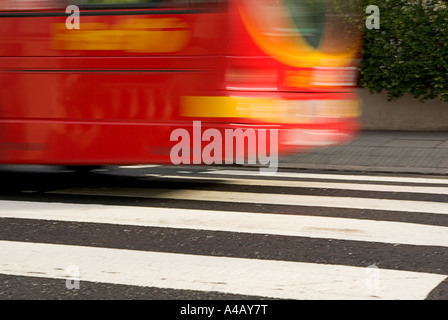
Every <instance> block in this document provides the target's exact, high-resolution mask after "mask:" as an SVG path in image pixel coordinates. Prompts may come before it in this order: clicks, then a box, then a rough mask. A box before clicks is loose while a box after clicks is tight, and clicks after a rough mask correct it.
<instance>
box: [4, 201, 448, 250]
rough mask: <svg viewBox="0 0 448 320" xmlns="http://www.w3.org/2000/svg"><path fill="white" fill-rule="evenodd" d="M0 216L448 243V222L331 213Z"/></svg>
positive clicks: (14, 209)
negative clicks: (423, 222) (425, 222)
mask: <svg viewBox="0 0 448 320" xmlns="http://www.w3.org/2000/svg"><path fill="white" fill-rule="evenodd" d="M0 207H1V210H0V217H4V218H22V219H42V220H56V221H71V222H89V223H105V224H117V225H134V226H146V227H164V228H181V229H193V230H212V231H226V232H243V233H255V234H271V235H282V236H300V237H310V238H323V239H339V240H352V241H369V242H381V243H394V244H395V243H399V244H409V245H425V246H444V247H448V228H447V227H438V226H428V225H420V224H412V223H401V222H386V221H371V220H360V219H345V218H332V217H312V216H300V215H285V214H263V213H245V212H229V211H211V210H187V209H169V208H149V207H124V206H123V207H122V206H103V205H82V204H61V203H33V202H15V201H0Z"/></svg>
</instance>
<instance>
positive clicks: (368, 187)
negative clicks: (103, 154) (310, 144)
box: [147, 174, 448, 195]
mask: <svg viewBox="0 0 448 320" xmlns="http://www.w3.org/2000/svg"><path fill="white" fill-rule="evenodd" d="M147 176H149V177H162V178H171V179H179V180H184V181H195V180H197V181H207V182H216V183H219V184H226V185H239V186H266V187H293V188H316V189H337V190H356V191H382V192H399V193H426V194H445V195H448V187H421V186H394V185H384V184H361V183H343V182H341V183H331V182H313V181H291V180H262V179H231V178H221V177H219V178H215V177H197V176H192V177H186V176H173V175H160V174H147Z"/></svg>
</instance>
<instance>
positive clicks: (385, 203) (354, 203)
mask: <svg viewBox="0 0 448 320" xmlns="http://www.w3.org/2000/svg"><path fill="white" fill-rule="evenodd" d="M49 193H56V194H77V195H99V196H121V197H140V198H160V199H178V200H196V201H224V202H237V203H257V204H278V205H294V206H309V207H330V208H348V209H370V210H388V211H404V212H421V213H434V214H448V205H447V204H446V203H443V202H431V201H411V200H390V199H372V198H355V197H328V196H327V197H326V196H303V195H291V194H270V193H246V192H227V191H203V190H189V189H177V190H171V189H145V188H138V189H137V188H115V187H110V188H90V187H84V188H69V189H62V190H56V191H51V192H49Z"/></svg>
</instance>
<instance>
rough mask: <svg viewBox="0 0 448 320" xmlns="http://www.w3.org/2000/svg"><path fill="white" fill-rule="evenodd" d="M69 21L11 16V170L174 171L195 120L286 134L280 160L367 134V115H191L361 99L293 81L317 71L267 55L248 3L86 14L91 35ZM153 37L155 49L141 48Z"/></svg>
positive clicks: (1, 55) (3, 91)
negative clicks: (179, 144)
mask: <svg viewBox="0 0 448 320" xmlns="http://www.w3.org/2000/svg"><path fill="white" fill-rule="evenodd" d="M68 16H69V14H66V13H65V8H61V9H51V10H50V9H49V10H36V11H32V10H29V11H14V12H13V11H3V12H0V44H1V46H0V163H13V164H63V165H82V164H96V165H99V164H123V165H124V164H143V163H152V164H158V163H160V164H169V163H171V160H170V150H171V149H172V147H173V146H174V145H175V144H176V141H171V140H170V135H171V133H172V132H173V130H175V129H177V128H185V129H187V130H188V131H189V132H192V126H193V121H201V122H202V130H203V131H204V130H206V129H208V128H215V129H218V130H220V131H221V132H223V135H224V130H225V129H229V128H243V129H247V128H258V129H260V128H270V129H272V128H276V129H278V130H279V152H280V154H283V153H286V152H300V151H303V150H305V148H309V147H316V146H320V145H323V144H338V143H342V142H344V141H346V140H349V139H350V138H352V137H353V135H354V134H355V133H356V131H357V130H358V128H359V122H358V117H357V116H356V115H355V116H354V115H350V116H347V117H345V116H344V115H341V116H334V115H332V116H331V117H321V118H314V119H313V120H312V121H309V122H307V121H300V122H294V121H282V119H281V118H279V117H276V118H275V119H276V120H272V119H267V118H263V117H261V118H257V117H256V116H254V117H243V118H240V117H238V116H232V115H231V116H216V117H215V116H209V115H205V116H200V115H199V116H198V115H196V116H192V115H191V114H188V112H187V113H186V114H185V113H182V110H181V109H182V106H181V103H182V98H183V97H251V98H254V99H268V100H269V101H280V102H281V101H285V100H290V101H312V102H313V103H316V101H337V100H350V101H357V100H358V96H357V94H356V92H355V86H352V87H347V86H344V87H328V86H326V87H324V88H320V87H319V86H308V87H307V86H306V85H305V86H303V87H300V86H297V85H296V86H294V87H292V86H288V81H286V79H285V75H287V74H288V72H290V73H291V72H292V74H294V73H295V72H302V74H305V75H306V74H307V73H310V72H311V68H309V67H305V68H298V67H292V66H288V65H285V64H284V63H282V62H280V61H278V60H276V59H275V58H274V57H271V56H269V55H267V54H266V53H265V52H263V51H262V50H261V49H260V48H259V46H257V44H256V43H255V42H254V41H253V39H252V38H251V36H250V35H249V33H248V31H247V28H245V26H244V24H243V21H242V19H241V16H240V13H239V11H238V8H237V1H229V2H226V3H225V4H220V5H219V6H217V7H215V8H209V7H207V8H205V9H202V8H182V7H180V8H176V7H173V8H153V9H120V10H116V9H114V10H112V9H94V10H86V11H84V10H81V16H80V22H81V29H80V30H68V29H64V28H63V26H64V25H65V22H66V19H67V17H68ZM148 21H151V22H148ZM86 30H88V32H86ZM80 32H84V33H83V34H82V35H81V36H79V35H80V34H81V33H80ZM139 32H146V34H145V33H139ZM76 34H77V35H78V36H74V35H76ZM145 36H147V37H149V38H151V39H152V40H151V41H149V43H148V45H147V46H146V47H145V46H143V47H142V46H140V45H138V46H136V47H133V46H132V45H131V44H132V43H134V42H133V41H134V40H132V39H133V38H132V37H135V41H141V39H143V38H142V37H145ZM76 37H78V38H76ZM117 39H118V40H117ZM120 41H121V42H120ZM148 48H149V49H148ZM151 51H152V52H151ZM154 51H155V52H154ZM272 75H274V76H272ZM240 80H241V81H240ZM208 101H212V102H213V101H214V100H213V99H211V100H208ZM318 103H319V102H318ZM199 108H204V109H213V108H215V106H214V105H213V104H212V105H204V106H199ZM283 120H288V119H283ZM289 120H290V119H289ZM313 139H315V140H313Z"/></svg>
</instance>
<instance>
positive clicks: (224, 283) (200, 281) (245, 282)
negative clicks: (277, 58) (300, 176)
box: [0, 241, 446, 300]
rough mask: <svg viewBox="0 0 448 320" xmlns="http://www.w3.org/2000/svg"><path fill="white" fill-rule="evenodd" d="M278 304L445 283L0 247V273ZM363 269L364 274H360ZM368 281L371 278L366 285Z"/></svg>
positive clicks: (404, 295) (380, 273)
mask: <svg viewBox="0 0 448 320" xmlns="http://www.w3.org/2000/svg"><path fill="white" fill-rule="evenodd" d="M72 265H74V266H76V267H78V268H79V280H80V290H82V287H83V284H82V282H83V281H90V282H100V283H113V284H122V285H131V286H145V287H158V288H169V289H178V290H179V289H183V290H198V291H205V292H208V291H215V292H222V293H231V294H242V295H254V296H261V297H272V298H285V299H321V300H324V299H350V300H353V299H366V300H367V299H400V300H405V299H412V300H421V299H424V298H425V297H426V296H427V295H428V293H429V292H431V290H433V289H434V288H435V287H436V286H437V285H439V284H440V283H441V282H442V281H443V280H444V279H445V278H446V276H442V275H436V274H427V273H416V272H408V271H395V270H375V271H376V272H377V273H376V274H375V275H372V273H371V270H370V269H368V268H360V267H348V266H340V265H320V264H313V263H298V262H287V261H271V260H255V259H241V258H228V257H213V256H196V255H186V254H171V253H160V252H145V251H131V250H118V249H106V248H92V247H81V246H67V245H53V244H38V243H26V242H10V241H0V273H2V274H8V275H17V276H30V277H36V276H37V277H44V278H55V279H61V286H64V285H65V281H64V280H62V279H66V278H69V275H67V274H65V270H66V268H67V267H68V266H72ZM366 267H367V266H366ZM372 277H373V278H372Z"/></svg>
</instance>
